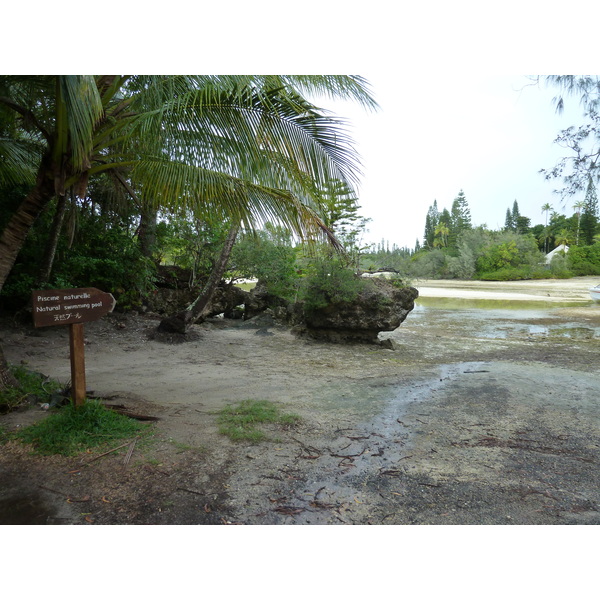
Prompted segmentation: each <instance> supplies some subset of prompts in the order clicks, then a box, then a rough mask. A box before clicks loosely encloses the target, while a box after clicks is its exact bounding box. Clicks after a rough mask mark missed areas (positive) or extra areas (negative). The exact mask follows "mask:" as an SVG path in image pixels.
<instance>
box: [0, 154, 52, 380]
mask: <svg viewBox="0 0 600 600" xmlns="http://www.w3.org/2000/svg"><path fill="white" fill-rule="evenodd" d="M53 196H54V182H53V180H52V179H51V178H49V177H46V169H45V161H42V166H41V167H40V170H39V172H38V178H37V182H36V185H35V187H34V188H33V189H32V190H31V192H29V194H28V195H27V196H26V197H25V199H24V200H23V202H21V205H20V206H19V208H18V209H17V210H16V211H15V213H14V214H13V216H12V217H11V219H10V221H9V222H8V224H7V225H6V227H5V228H4V231H3V232H2V235H1V236H0V290H2V288H3V286H4V283H5V282H6V279H7V277H8V276H9V274H10V272H11V270H12V268H13V265H14V264H15V260H16V259H17V256H18V255H19V252H20V251H21V248H22V247H23V244H24V242H25V239H26V238H27V234H28V233H29V231H30V229H31V226H32V225H33V223H34V222H35V220H36V218H37V217H38V216H39V214H40V213H41V212H42V210H44V208H45V207H46V206H47V205H48V203H49V202H50V201H51V200H52V198H53ZM16 385H17V381H16V380H15V378H14V377H13V376H12V374H11V373H10V371H9V370H8V365H7V363H6V359H5V358H4V353H3V352H2V348H1V346H0V389H2V388H5V387H9V386H12V387H14V386H16Z"/></svg>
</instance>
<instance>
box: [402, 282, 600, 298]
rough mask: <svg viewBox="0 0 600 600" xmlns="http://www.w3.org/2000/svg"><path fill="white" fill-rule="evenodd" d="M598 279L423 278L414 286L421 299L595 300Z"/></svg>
mask: <svg viewBox="0 0 600 600" xmlns="http://www.w3.org/2000/svg"><path fill="white" fill-rule="evenodd" d="M599 281H600V277H573V278H571V279H531V280H522V281H473V280H457V279H422V280H419V281H417V282H415V283H413V287H415V288H416V289H417V290H418V291H419V297H422V298H457V299H459V298H469V299H481V300H507V301H512V300H523V301H533V302H535V301H544V302H592V299H591V298H590V294H589V290H590V288H592V287H594V286H595V285H597V284H598V282H599Z"/></svg>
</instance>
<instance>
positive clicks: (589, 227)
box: [580, 177, 598, 246]
mask: <svg viewBox="0 0 600 600" xmlns="http://www.w3.org/2000/svg"><path fill="white" fill-rule="evenodd" d="M597 231H598V196H597V195H596V186H595V185H594V181H593V180H592V178H591V177H588V186H587V190H586V192H585V204H584V207H583V212H582V214H581V223H580V235H581V244H582V245H585V246H591V245H592V244H593V243H594V235H596V233H597Z"/></svg>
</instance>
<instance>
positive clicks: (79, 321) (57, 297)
mask: <svg viewBox="0 0 600 600" xmlns="http://www.w3.org/2000/svg"><path fill="white" fill-rule="evenodd" d="M31 303H32V306H33V324H34V326H35V327H50V326H52V325H69V346H70V350H71V397H72V398H73V403H74V404H75V406H81V405H82V404H83V403H84V401H85V355H84V346H83V344H84V342H83V324H84V323H87V322H89V321H97V320H98V319H100V318H101V317H103V316H104V315H106V314H108V313H109V312H112V311H113V309H114V307H115V304H116V301H115V299H114V297H113V295H112V294H108V293H106V292H101V291H100V290H97V289H96V288H74V289H68V290H37V291H34V292H32V294H31Z"/></svg>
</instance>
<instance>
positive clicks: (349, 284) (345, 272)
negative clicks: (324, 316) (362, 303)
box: [300, 259, 371, 311]
mask: <svg viewBox="0 0 600 600" xmlns="http://www.w3.org/2000/svg"><path fill="white" fill-rule="evenodd" d="M302 283H303V285H302V287H301V289H300V299H301V300H302V301H303V302H304V305H305V307H306V309H307V310H308V311H311V310H318V309H320V308H324V307H326V306H329V305H330V304H338V303H340V302H352V301H354V300H355V299H356V298H357V297H358V295H359V294H360V293H361V291H363V290H364V289H366V287H367V286H369V285H370V283H371V282H369V281H368V280H366V279H364V278H362V277H359V276H357V275H356V274H355V273H354V271H352V270H351V269H348V268H345V267H343V266H341V265H340V263H339V261H337V260H336V259H330V260H325V259H321V260H319V261H317V262H315V263H314V264H313V265H312V268H310V270H309V274H308V275H307V276H306V278H305V279H304V280H303V282H302Z"/></svg>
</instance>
